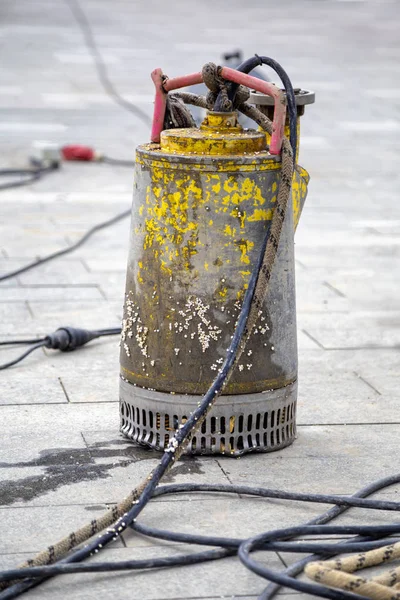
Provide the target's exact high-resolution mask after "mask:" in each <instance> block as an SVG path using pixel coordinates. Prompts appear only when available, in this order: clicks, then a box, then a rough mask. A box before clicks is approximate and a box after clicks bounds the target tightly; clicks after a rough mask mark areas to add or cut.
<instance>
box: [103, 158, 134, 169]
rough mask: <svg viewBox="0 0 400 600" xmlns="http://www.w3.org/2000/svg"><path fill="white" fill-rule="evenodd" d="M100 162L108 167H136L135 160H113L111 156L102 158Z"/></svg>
mask: <svg viewBox="0 0 400 600" xmlns="http://www.w3.org/2000/svg"><path fill="white" fill-rule="evenodd" d="M99 162H103V163H106V164H108V165H116V166H117V167H134V166H135V163H134V162H133V160H123V159H120V158H111V156H102V157H101V158H100V159H99Z"/></svg>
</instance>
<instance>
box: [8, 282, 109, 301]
mask: <svg viewBox="0 0 400 600" xmlns="http://www.w3.org/2000/svg"><path fill="white" fill-rule="evenodd" d="M27 300H29V301H33V302H44V301H47V302H53V301H60V300H63V301H65V302H76V301H77V300H103V295H102V294H101V292H100V291H99V289H98V288H97V287H92V286H90V287H75V286H74V287H71V286H69V287H53V286H49V287H24V288H12V287H3V288H2V290H1V302H26V301H27Z"/></svg>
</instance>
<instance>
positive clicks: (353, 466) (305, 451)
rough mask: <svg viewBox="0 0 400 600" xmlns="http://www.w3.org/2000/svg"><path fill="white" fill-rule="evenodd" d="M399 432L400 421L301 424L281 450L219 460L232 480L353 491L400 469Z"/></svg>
mask: <svg viewBox="0 0 400 600" xmlns="http://www.w3.org/2000/svg"><path fill="white" fill-rule="evenodd" d="M398 430H399V425H398V424H388V425H347V426H344V425H336V426H335V425H332V426H328V425H326V426H325V425H321V426H300V427H299V428H298V437H297V439H296V441H295V442H294V443H293V444H292V445H291V446H289V447H287V448H285V449H283V450H280V451H279V452H275V453H271V454H257V455H253V456H251V455H247V456H243V457H241V458H240V459H237V460H235V459H229V458H225V457H224V458H221V459H219V462H220V464H221V466H222V468H223V469H224V471H225V473H226V474H227V476H228V477H229V479H230V481H232V482H233V483H242V484H244V485H263V486H268V487H274V488H280V489H287V490H292V491H307V490H309V491H314V492H319V493H343V494H348V493H354V492H355V491H356V490H357V489H359V488H361V487H364V486H365V485H366V484H367V483H370V482H372V481H374V480H376V479H379V478H381V477H384V476H387V475H391V474H393V473H394V472H395V471H396V464H395V462H394V461H393V453H395V452H396V444H397V441H396V440H397V436H398ZM383 440H385V443H383V442H382V441H383Z"/></svg>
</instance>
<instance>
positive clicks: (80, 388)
mask: <svg viewBox="0 0 400 600" xmlns="http://www.w3.org/2000/svg"><path fill="white" fill-rule="evenodd" d="M117 357H118V355H117ZM117 360H118V358H117ZM117 360H116V361H115V362H116V364H115V367H116V368H115V376H114V377H104V369H99V370H97V372H93V370H91V372H90V377H87V378H84V379H79V380H78V379H77V377H76V374H75V375H68V374H67V375H63V376H62V379H61V381H62V385H63V387H64V389H65V392H66V394H67V396H68V400H69V402H112V401H114V402H118V400H119V393H118V390H119V388H118V384H119V377H118V374H117V373H118V370H117V367H118V362H117ZM66 371H67V372H70V371H71V369H70V368H69V366H68V369H66Z"/></svg>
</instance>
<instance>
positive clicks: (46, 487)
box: [0, 439, 204, 506]
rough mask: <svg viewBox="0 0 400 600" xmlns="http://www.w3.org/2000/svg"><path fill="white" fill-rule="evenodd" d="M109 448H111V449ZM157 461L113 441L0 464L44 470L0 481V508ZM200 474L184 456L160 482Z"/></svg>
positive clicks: (148, 453) (157, 454)
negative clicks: (189, 474) (119, 470)
mask: <svg viewBox="0 0 400 600" xmlns="http://www.w3.org/2000/svg"><path fill="white" fill-rule="evenodd" d="M109 446H113V448H110V447H109ZM115 446H117V447H115ZM118 446H119V447H118ZM160 457H161V453H160V452H154V451H153V450H151V449H150V448H145V447H143V446H136V445H133V444H129V445H126V442H125V441H123V440H119V439H116V440H109V441H105V442H96V443H94V444H91V445H90V446H89V447H87V448H51V449H47V450H42V451H41V452H39V456H38V457H37V458H34V459H32V460H29V461H20V462H16V463H5V462H0V469H4V470H7V469H16V468H25V469H27V468H37V467H39V468H40V467H41V468H43V469H44V471H43V473H40V474H37V475H29V476H27V477H22V478H21V479H3V478H2V480H1V481H0V506H9V505H11V504H14V503H15V502H29V501H31V500H33V499H34V498H37V497H39V496H43V495H44V494H47V493H48V492H54V491H56V490H57V489H59V488H61V487H63V486H67V485H72V484H74V483H80V482H82V481H94V480H97V479H106V478H108V477H111V475H112V474H111V473H110V471H112V469H115V468H117V467H128V466H129V465H132V464H134V463H137V462H140V461H143V460H154V461H157V460H158V459H159V458H160ZM149 470H150V469H149ZM203 472H204V471H203V470H202V469H201V467H200V464H199V462H198V460H197V459H196V458H194V457H189V456H187V457H185V456H184V457H182V458H181V461H180V464H179V465H178V466H176V467H173V468H172V469H171V471H170V472H169V473H168V474H167V475H166V476H165V477H164V478H163V482H165V483H167V482H171V481H174V478H175V477H176V476H177V475H183V474H188V473H193V474H196V475H201V474H203ZM3 473H4V472H3ZM137 483H139V481H138V482H137Z"/></svg>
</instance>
